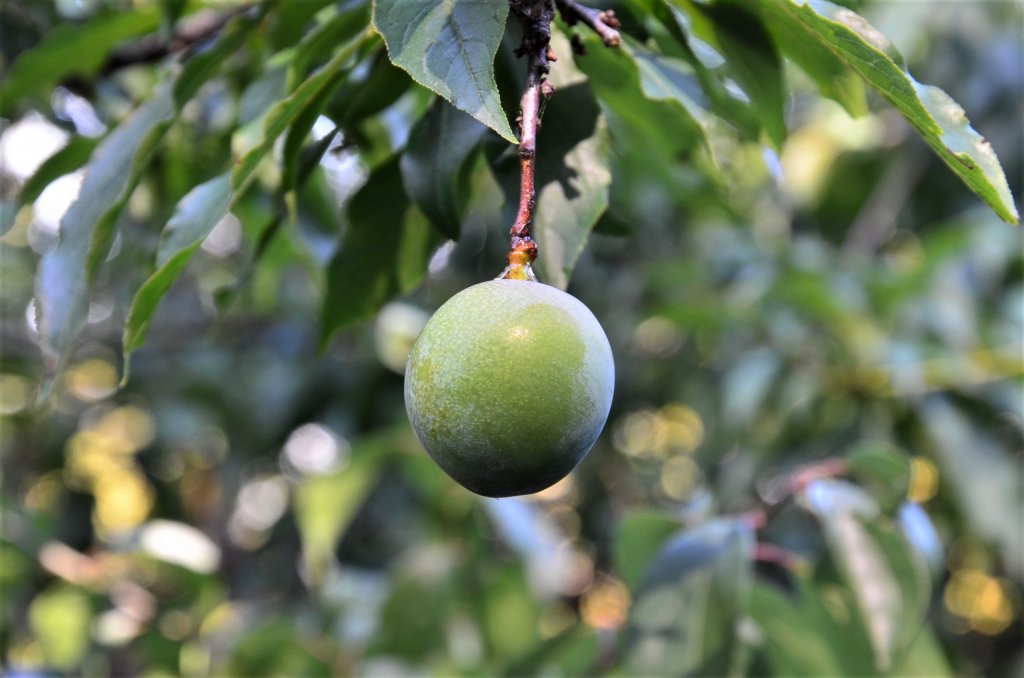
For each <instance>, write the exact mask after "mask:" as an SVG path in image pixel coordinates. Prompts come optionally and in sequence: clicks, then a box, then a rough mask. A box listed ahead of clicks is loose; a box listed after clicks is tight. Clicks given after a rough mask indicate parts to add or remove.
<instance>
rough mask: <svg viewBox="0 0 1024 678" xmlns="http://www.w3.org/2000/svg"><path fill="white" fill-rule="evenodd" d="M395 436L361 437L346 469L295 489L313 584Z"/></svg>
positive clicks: (366, 491) (384, 434)
mask: <svg viewBox="0 0 1024 678" xmlns="http://www.w3.org/2000/svg"><path fill="white" fill-rule="evenodd" d="M394 436H395V434H394V433H392V432H385V433H380V434H376V435H373V436H369V437H365V438H362V439H361V440H359V441H358V442H357V443H356V444H355V446H354V447H353V449H352V456H351V460H350V461H349V463H348V464H347V465H346V466H345V467H344V468H342V469H339V470H338V471H335V472H333V473H329V474H326V475H319V476H313V477H311V478H309V479H307V480H306V481H304V482H303V483H302V484H301V485H299V487H298V488H297V489H296V491H295V495H294V505H295V522H296V524H297V525H298V528H299V536H300V537H301V538H302V553H303V556H304V557H305V559H306V563H307V566H308V567H309V571H310V574H311V576H312V577H313V579H314V581H319V579H320V576H321V575H322V574H323V573H324V570H325V568H326V566H327V563H328V560H329V559H330V558H331V554H332V553H333V552H334V549H335V547H336V545H337V544H338V540H339V539H341V537H342V535H343V534H344V533H345V530H346V529H348V526H349V524H350V523H351V522H352V519H353V518H355V515H356V511H358V510H359V507H360V506H362V504H363V501H364V500H365V499H366V497H367V496H368V495H369V493H370V490H372V489H373V486H374V483H375V482H376V481H377V478H378V476H379V475H380V471H381V462H382V460H383V459H384V458H385V457H386V456H387V455H388V454H390V453H391V451H392V449H393V447H392V444H393V439H394Z"/></svg>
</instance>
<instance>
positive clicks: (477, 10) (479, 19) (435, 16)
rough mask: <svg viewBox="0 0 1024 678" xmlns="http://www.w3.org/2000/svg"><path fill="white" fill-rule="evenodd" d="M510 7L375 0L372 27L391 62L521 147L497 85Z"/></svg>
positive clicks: (466, 1) (468, 0)
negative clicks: (498, 57) (497, 67)
mask: <svg viewBox="0 0 1024 678" xmlns="http://www.w3.org/2000/svg"><path fill="white" fill-rule="evenodd" d="M507 15H508V4H507V3H505V2H480V1H479V0H441V2H436V1H435V0H376V2H374V3H373V25H374V27H375V28H376V29H377V31H378V32H379V33H380V34H381V35H382V36H383V37H384V42H385V43H386V44H387V48H388V55H389V56H390V57H391V61H392V62H393V63H394V64H395V65H396V66H399V67H401V68H403V69H405V70H406V71H408V72H409V75H411V76H412V78H413V80H415V81H416V82H418V83H420V84H421V85H423V86H424V87H426V88H428V89H430V90H432V91H434V92H436V93H437V94H439V95H440V96H441V97H443V98H444V99H445V100H447V101H449V102H451V103H452V105H453V106H455V107H456V108H458V109H459V110H460V111H464V112H466V113H468V114H470V115H471V116H473V117H474V118H476V119H477V120H479V121H480V122H482V123H484V124H485V125H487V126H488V127H490V128H491V129H493V130H494V131H495V132H497V133H498V134H500V135H501V136H502V137H503V138H505V139H506V140H507V141H509V142H511V143H518V142H517V139H516V137H515V134H513V133H512V128H511V127H509V124H508V119H507V118H506V117H505V112H504V110H503V109H502V107H501V99H500V98H499V96H498V88H497V85H496V84H495V82H494V55H495V53H497V51H498V45H499V44H500V43H501V38H502V35H503V34H504V33H505V18H506V16H507Z"/></svg>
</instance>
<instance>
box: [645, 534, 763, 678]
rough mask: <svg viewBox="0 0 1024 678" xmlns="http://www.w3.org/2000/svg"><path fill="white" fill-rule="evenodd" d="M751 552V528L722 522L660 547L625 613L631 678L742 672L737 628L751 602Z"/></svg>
mask: <svg viewBox="0 0 1024 678" xmlns="http://www.w3.org/2000/svg"><path fill="white" fill-rule="evenodd" d="M753 549H754V534H753V532H752V530H751V529H750V527H749V526H748V525H747V524H745V523H744V522H742V521H739V520H731V519H724V518H723V519H718V520H713V521H711V522H708V523H706V524H704V525H701V526H700V527H697V528H694V529H691V530H687V531H685V532H682V533H681V534H680V535H679V536H678V537H676V538H674V539H672V541H670V542H669V543H668V544H667V545H666V546H665V547H664V548H663V549H662V550H661V552H660V553H659V554H658V556H657V557H656V558H655V559H654V561H653V562H652V563H651V565H650V566H649V567H648V568H647V572H646V574H645V576H644V578H643V580H642V581H641V583H640V586H639V587H638V589H637V592H636V599H635V601H634V603H633V606H632V608H631V609H630V613H629V626H628V631H627V638H626V645H627V650H626V666H627V667H628V668H629V671H630V672H631V673H632V674H634V675H693V674H709V675H726V674H734V673H737V672H742V667H738V666H737V665H736V663H737V662H739V661H741V655H742V650H741V648H742V643H741V642H740V640H739V638H738V637H737V636H736V629H737V626H738V623H739V621H740V619H742V618H743V616H744V615H745V614H746V610H747V606H748V603H749V597H750V586H751V577H752V563H753Z"/></svg>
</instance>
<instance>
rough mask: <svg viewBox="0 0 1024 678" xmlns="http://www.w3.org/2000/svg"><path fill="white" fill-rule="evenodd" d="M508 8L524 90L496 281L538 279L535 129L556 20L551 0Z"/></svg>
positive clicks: (515, 1) (549, 90)
mask: <svg viewBox="0 0 1024 678" xmlns="http://www.w3.org/2000/svg"><path fill="white" fill-rule="evenodd" d="M509 6H510V8H511V9H512V12H513V13H514V14H515V15H516V18H518V19H519V22H520V24H522V26H523V40H522V42H521V43H520V45H519V48H518V49H517V50H516V56H526V88H525V89H524V90H523V97H522V99H520V101H519V169H520V175H519V210H518V211H517V212H516V220H515V222H513V224H512V228H511V229H509V236H510V238H511V239H510V242H509V251H508V266H506V267H505V270H504V271H503V272H502V274H501V275H500V276H498V277H499V278H506V279H510V280H532V281H535V280H537V277H536V276H535V275H534V273H533V269H532V268H531V265H532V264H533V262H534V260H535V259H536V258H537V243H536V241H535V240H534V239H533V236H532V235H531V232H530V227H531V226H532V224H533V210H534V208H535V207H536V204H537V201H536V159H537V130H538V128H539V127H540V118H541V115H542V113H543V111H544V103H545V102H546V101H547V99H548V97H550V96H551V95H552V94H554V88H553V87H552V86H551V83H549V82H548V81H547V79H546V76H547V74H548V72H549V71H550V70H551V63H550V62H552V61H554V60H555V55H554V54H553V53H552V52H551V50H550V47H549V46H548V43H550V42H551V21H552V19H554V17H555V7H554V3H553V2H552V0H539V1H533V2H530V1H528V0H510V2H509Z"/></svg>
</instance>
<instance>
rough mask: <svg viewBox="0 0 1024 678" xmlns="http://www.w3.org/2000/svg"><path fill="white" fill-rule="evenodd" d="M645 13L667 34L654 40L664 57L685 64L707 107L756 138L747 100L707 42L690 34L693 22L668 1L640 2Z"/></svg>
mask: <svg viewBox="0 0 1024 678" xmlns="http://www.w3.org/2000/svg"><path fill="white" fill-rule="evenodd" d="M640 1H641V2H642V4H643V5H644V7H645V11H646V12H648V13H649V14H650V15H651V16H653V17H654V18H656V19H657V20H658V21H659V22H660V23H661V26H662V27H663V28H664V29H665V32H666V33H667V35H662V36H660V37H661V39H660V40H658V39H657V38H658V37H659V36H658V35H657V32H656V34H655V36H654V37H655V39H656V42H657V46H658V48H659V51H661V52H662V53H663V54H664V55H665V56H666V57H672V58H678V59H681V60H683V61H685V62H686V63H687V64H689V65H690V67H691V68H692V69H693V72H694V74H695V75H696V76H697V78H698V80H699V81H700V84H701V88H702V89H703V90H704V93H705V95H706V97H707V99H708V101H709V102H710V105H709V108H710V109H711V110H713V111H714V112H715V113H716V114H717V115H718V116H719V117H721V118H722V119H723V120H725V121H727V122H729V123H730V124H731V125H733V126H734V127H735V128H736V129H737V130H738V131H739V132H740V133H741V134H742V135H743V136H744V138H747V139H756V138H757V136H758V135H759V133H760V124H759V122H758V120H757V116H756V114H755V113H754V111H753V109H752V108H751V106H750V99H749V98H748V97H747V95H746V94H745V93H744V92H743V91H742V90H741V89H740V88H739V86H738V85H736V83H735V81H734V80H733V79H732V77H731V75H730V74H729V73H728V68H729V65H728V64H727V63H726V61H725V58H724V57H723V56H722V55H721V54H720V53H719V52H718V51H717V50H716V49H715V47H712V46H711V45H710V44H709V43H708V42H706V41H704V40H700V39H699V38H697V37H696V36H695V35H693V22H692V21H691V20H690V19H689V18H688V17H687V15H686V14H684V13H683V12H682V11H680V10H679V9H678V8H677V7H675V6H674V5H673V4H672V0H640ZM705 23H706V22H705Z"/></svg>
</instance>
